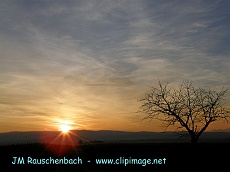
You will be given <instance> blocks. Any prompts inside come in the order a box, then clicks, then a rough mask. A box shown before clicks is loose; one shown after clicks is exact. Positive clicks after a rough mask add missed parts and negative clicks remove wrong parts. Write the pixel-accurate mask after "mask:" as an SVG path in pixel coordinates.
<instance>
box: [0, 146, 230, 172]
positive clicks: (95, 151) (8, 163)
mask: <svg viewBox="0 0 230 172" xmlns="http://www.w3.org/2000/svg"><path fill="white" fill-rule="evenodd" d="M229 146H230V144H229V143H198V144H197V145H191V144H190V143H143V144H141V143H93V144H80V145H74V146H71V145H63V146H61V145H45V144H40V143H33V144H18V145H5V146H0V153H1V156H0V166H1V169H2V170H1V171H32V172H34V171H43V170H45V171H75V172H76V171H230V164H229V159H228V157H229V154H230V149H229V148H230V147H229ZM13 157H20V158H22V157H23V158H24V163H25V164H17V163H19V162H20V161H18V159H16V161H15V162H16V164H12V162H13V163H14V158H13ZM28 157H31V158H32V159H33V160H34V159H36V160H37V159H38V160H41V159H45V160H46V159H49V158H50V157H51V159H63V158H64V157H65V158H66V159H68V160H71V159H72V160H73V159H77V158H80V159H81V162H82V164H52V165H51V164H39V165H38V164H37V165H35V164H28V163H27V160H28ZM163 158H165V161H163ZM96 159H97V161H98V159H99V160H100V162H101V159H113V163H112V164H104V165H102V164H97V163H99V161H98V162H97V163H96ZM117 159H119V163H123V164H114V163H115V160H117ZM125 159H127V160H125ZM131 159H134V160H131ZM148 159H150V160H151V161H152V160H153V159H158V160H159V159H161V161H159V163H158V164H157V162H158V161H155V164H145V163H146V162H147V160H148ZM19 160H22V159H19ZM30 160H31V159H30ZM150 160H149V162H150ZM88 161H90V162H88ZM125 161H126V162H128V161H129V162H130V163H131V161H133V162H139V163H142V164H126V165H125V164H124V162H125ZM32 162H33V161H32ZM163 162H165V164H164V163H163ZM21 163H22V162H21ZM30 163H31V161H30ZM101 163H102V162H101Z"/></svg>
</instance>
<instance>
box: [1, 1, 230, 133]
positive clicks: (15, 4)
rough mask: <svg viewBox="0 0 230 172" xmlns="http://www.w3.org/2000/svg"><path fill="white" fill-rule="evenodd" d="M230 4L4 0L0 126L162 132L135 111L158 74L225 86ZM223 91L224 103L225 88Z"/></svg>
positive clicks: (229, 68) (228, 84) (229, 83)
mask: <svg viewBox="0 0 230 172" xmlns="http://www.w3.org/2000/svg"><path fill="white" fill-rule="evenodd" d="M229 9H230V1H228V0H224V1H222V0H220V1H219V0H203V1H198V0H192V1H191V0H190V1H189V0H165V1H162V0H111V1H108V0H105V1H104V0H76V1H73V0H66V1H61V0H51V1H48V0H41V1H39V0H36V1H35V0H34V1H33V0H10V1H9V0H1V2H0V16H1V19H0V52H1V54H0V132H8V131H34V130H58V127H60V125H65V124H66V125H70V126H71V129H87V130H124V131H162V128H161V127H159V125H160V123H159V122H158V121H155V120H153V121H151V122H149V121H142V122H141V119H142V118H143V117H144V116H145V115H144V114H141V113H136V112H137V111H138V109H139V107H140V102H138V101H137V100H138V99H140V98H141V97H142V96H143V95H144V94H145V93H146V92H148V91H149V90H150V87H151V86H157V83H158V79H160V80H161V82H162V83H172V84H177V83H179V82H181V81H183V80H184V79H189V80H193V81H194V82H195V83H196V84H197V85H198V86H202V87H211V88H219V87H223V86H224V87H225V88H227V89H230V80H229V78H230V10H229ZM225 98H226V105H229V106H230V103H229V102H230V90H229V91H228V92H227V94H226V97H225ZM227 128H230V125H229V124H226V123H222V122H218V123H216V124H212V125H211V126H210V127H209V130H214V129H216V130H218V129H227Z"/></svg>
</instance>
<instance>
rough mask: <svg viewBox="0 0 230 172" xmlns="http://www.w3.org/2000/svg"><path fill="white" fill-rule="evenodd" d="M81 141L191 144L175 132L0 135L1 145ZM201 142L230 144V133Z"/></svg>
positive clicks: (207, 135)
mask: <svg viewBox="0 0 230 172" xmlns="http://www.w3.org/2000/svg"><path fill="white" fill-rule="evenodd" d="M80 140H81V142H83V143H86V142H87V143H88V142H93V141H102V142H124V143H132V142H133V143H159V142H162V143H164V142H190V139H189V137H180V135H179V133H175V132H163V133H160V132H125V131H111V130H99V131H91V130H74V131H71V132H70V134H69V136H67V135H62V134H61V132H60V131H30V132H8V133H0V144H1V145H3V144H17V143H34V142H38V143H51V142H52V143H54V144H60V143H65V144H72V143H73V144H76V143H78V142H79V141H80ZM200 142H228V143H230V132H205V133H203V134H202V136H201V138H200Z"/></svg>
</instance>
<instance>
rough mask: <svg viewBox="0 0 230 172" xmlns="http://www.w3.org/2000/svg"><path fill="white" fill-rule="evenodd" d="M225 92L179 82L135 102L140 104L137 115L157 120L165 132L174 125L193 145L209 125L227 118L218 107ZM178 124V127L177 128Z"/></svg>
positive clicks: (190, 82) (224, 109) (225, 90)
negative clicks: (174, 85) (141, 114)
mask: <svg viewBox="0 0 230 172" xmlns="http://www.w3.org/2000/svg"><path fill="white" fill-rule="evenodd" d="M226 92H227V89H222V90H220V91H216V90H214V89H213V90H211V89H203V88H199V87H198V88H197V87H195V86H194V84H193V82H192V81H183V82H182V83H181V84H180V85H179V86H178V88H169V86H168V84H166V85H164V86H163V85H162V84H161V82H160V81H159V88H153V89H152V91H151V92H149V93H147V94H145V96H144V97H143V98H142V99H140V100H139V101H141V102H143V104H142V105H141V107H140V109H139V112H144V113H146V114H147V116H146V117H145V118H143V119H150V120H152V119H158V120H161V121H162V126H163V127H165V129H167V128H168V127H169V126H170V125H176V126H177V127H178V128H177V129H183V130H185V131H187V133H188V134H189V135H190V137H191V142H192V143H197V141H198V139H199V137H200V135H201V134H202V133H203V132H204V131H205V130H206V129H207V127H208V126H209V124H210V123H212V122H214V121H217V120H221V119H224V120H226V121H227V118H229V111H227V109H226V108H224V107H223V106H222V100H223V97H224V94H225V93H226ZM178 124H179V125H178Z"/></svg>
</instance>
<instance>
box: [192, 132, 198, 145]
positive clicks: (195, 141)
mask: <svg viewBox="0 0 230 172" xmlns="http://www.w3.org/2000/svg"><path fill="white" fill-rule="evenodd" d="M191 142H192V144H196V143H197V142H198V137H197V136H196V134H195V133H192V134H191Z"/></svg>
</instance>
